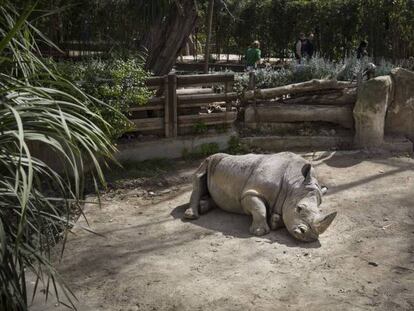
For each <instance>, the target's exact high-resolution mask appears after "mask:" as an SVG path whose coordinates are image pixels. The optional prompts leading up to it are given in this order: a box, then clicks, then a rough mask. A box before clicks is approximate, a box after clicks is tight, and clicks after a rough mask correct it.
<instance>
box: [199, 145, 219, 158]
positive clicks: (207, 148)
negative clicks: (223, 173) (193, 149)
mask: <svg viewBox="0 0 414 311" xmlns="http://www.w3.org/2000/svg"><path fill="white" fill-rule="evenodd" d="M219 151H220V147H219V145H218V144H217V143H208V144H202V145H201V146H200V155H202V156H209V155H212V154H215V153H217V152H219Z"/></svg>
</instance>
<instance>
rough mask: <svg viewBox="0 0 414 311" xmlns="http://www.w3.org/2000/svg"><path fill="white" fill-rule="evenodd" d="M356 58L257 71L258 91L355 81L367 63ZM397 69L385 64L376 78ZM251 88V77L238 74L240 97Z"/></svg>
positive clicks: (236, 81)
mask: <svg viewBox="0 0 414 311" xmlns="http://www.w3.org/2000/svg"><path fill="white" fill-rule="evenodd" d="M370 61H372V60H368V61H366V62H361V61H359V60H358V59H356V57H349V58H346V59H345V61H343V62H333V61H330V60H327V59H325V58H322V57H314V58H312V59H310V60H309V61H305V63H304V64H296V63H291V64H290V65H289V66H287V67H286V68H281V69H276V70H275V69H272V68H264V69H257V70H255V76H256V77H255V79H256V87H257V88H259V89H264V88H272V87H278V86H283V85H288V84H293V83H299V82H304V81H309V80H312V79H337V80H343V81H351V80H352V79H355V76H356V73H357V72H359V71H361V70H362V69H363V67H364V65H365V64H366V63H367V62H370ZM394 67H395V66H394V65H393V64H392V63H390V62H387V61H385V60H381V61H380V63H379V64H378V65H377V68H376V71H375V76H380V75H387V74H389V73H390V72H391V69H392V68H394ZM248 85H249V74H248V73H242V74H236V76H235V85H234V90H235V91H236V92H238V93H241V92H243V90H246V89H247V87H248Z"/></svg>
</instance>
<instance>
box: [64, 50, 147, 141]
mask: <svg viewBox="0 0 414 311" xmlns="http://www.w3.org/2000/svg"><path fill="white" fill-rule="evenodd" d="M57 70H58V71H59V72H60V73H61V74H62V75H63V76H64V77H66V78H67V79H68V80H70V81H72V82H74V83H75V84H76V85H77V86H78V87H79V88H80V89H81V90H82V91H84V92H86V93H88V94H90V95H92V96H93V97H95V98H97V99H99V100H100V101H102V103H101V104H100V105H98V106H95V107H94V110H95V112H96V113H98V114H99V115H101V116H102V118H103V119H104V120H106V121H107V122H108V123H109V124H110V125H111V126H112V127H113V129H112V131H111V136H112V138H113V139H115V138H117V137H119V136H121V135H122V134H123V133H125V131H127V130H129V129H130V128H131V126H132V125H131V123H130V122H129V121H128V120H127V119H126V118H123V117H122V115H120V114H119V113H118V112H122V113H123V114H124V115H128V114H129V108H130V107H131V106H135V105H144V104H145V103H147V101H148V99H149V98H150V97H151V95H152V92H151V91H149V90H148V89H147V88H146V87H145V84H144V83H145V79H146V78H147V77H148V73H147V72H146V71H145V70H144V69H143V63H142V59H141V58H140V57H130V58H126V59H123V58H119V57H113V58H110V59H108V60H102V59H88V60H86V61H82V62H61V63H59V64H58V67H57Z"/></svg>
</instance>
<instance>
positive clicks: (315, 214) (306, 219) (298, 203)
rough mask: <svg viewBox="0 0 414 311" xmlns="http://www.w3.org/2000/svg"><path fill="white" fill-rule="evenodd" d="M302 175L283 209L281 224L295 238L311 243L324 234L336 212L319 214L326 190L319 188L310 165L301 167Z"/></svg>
mask: <svg viewBox="0 0 414 311" xmlns="http://www.w3.org/2000/svg"><path fill="white" fill-rule="evenodd" d="M302 174H303V177H304V179H303V181H302V180H301V181H300V182H299V183H298V184H296V186H295V187H294V190H293V191H292V195H291V196H290V199H289V200H288V202H286V203H287V204H286V205H285V206H284V207H283V214H282V215H283V222H284V223H285V226H286V229H287V230H288V231H289V233H290V234H292V235H293V236H294V237H295V238H297V239H298V240H301V241H306V242H312V241H316V240H317V239H318V237H319V235H320V234H322V233H323V232H325V230H326V229H327V228H328V227H329V225H330V224H331V223H332V221H333V220H334V218H335V216H336V212H333V213H330V214H327V215H323V214H321V212H320V210H319V205H320V204H321V202H322V200H321V197H322V194H323V193H324V192H325V191H326V190H323V189H321V188H320V186H319V184H318V182H317V180H316V178H315V177H314V173H313V168H312V166H311V165H310V164H305V165H304V166H303V168H302ZM325 189H326V188H325Z"/></svg>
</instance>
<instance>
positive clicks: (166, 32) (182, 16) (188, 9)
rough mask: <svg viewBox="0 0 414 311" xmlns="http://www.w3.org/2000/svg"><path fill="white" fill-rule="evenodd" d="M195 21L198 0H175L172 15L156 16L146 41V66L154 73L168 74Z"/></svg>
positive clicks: (144, 44)
mask: <svg viewBox="0 0 414 311" xmlns="http://www.w3.org/2000/svg"><path fill="white" fill-rule="evenodd" d="M196 20H197V8H196V4H195V0H176V1H174V3H172V4H171V8H170V9H169V15H168V16H167V17H164V16H161V17H160V18H158V19H156V21H155V22H154V23H153V24H152V26H151V28H150V30H149V32H148V35H147V36H146V37H145V39H144V40H143V47H144V48H145V50H146V53H147V61H146V66H145V67H146V69H147V70H150V71H152V73H153V74H155V75H165V74H168V73H169V72H170V71H171V69H172V68H173V66H174V64H175V61H176V59H177V57H178V55H179V53H180V50H181V49H182V48H183V47H184V46H185V44H186V43H187V40H188V38H189V36H190V34H191V33H192V31H193V30H194V27H195V23H196Z"/></svg>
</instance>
